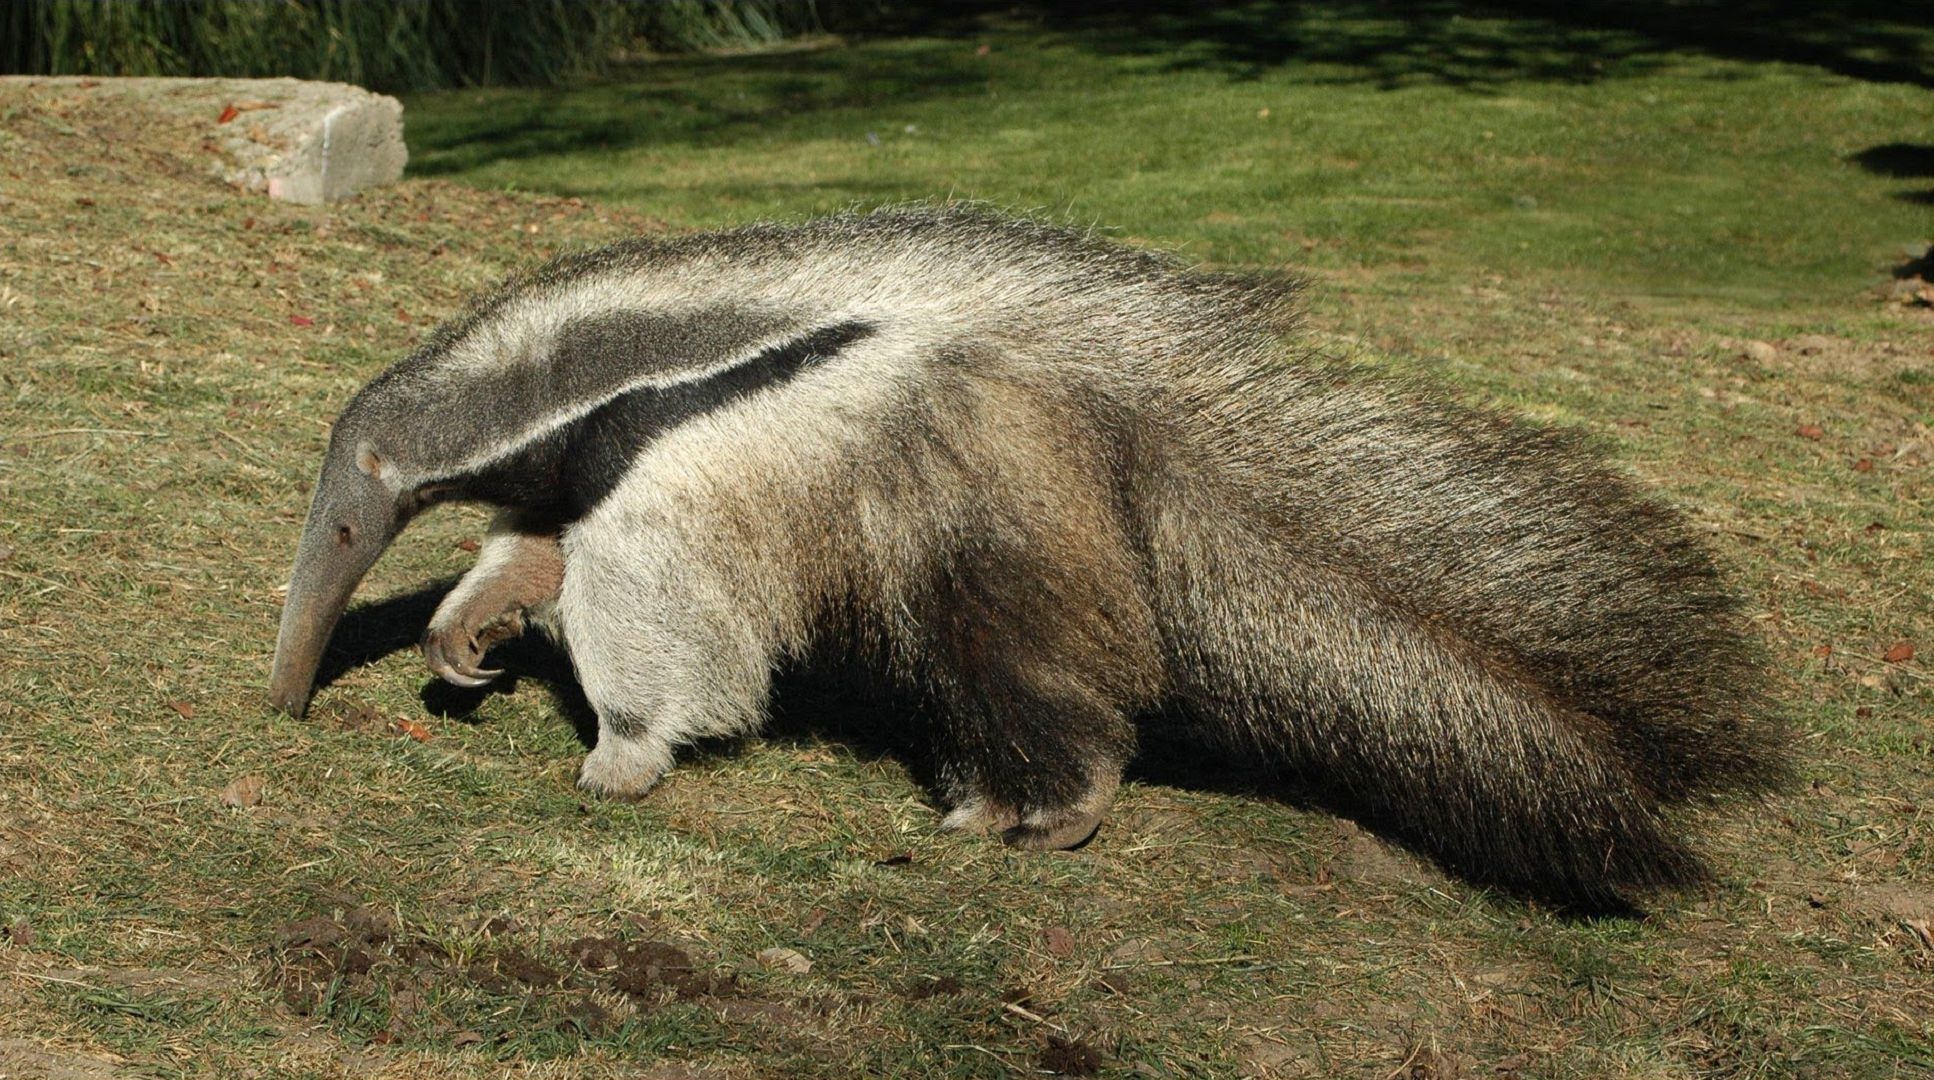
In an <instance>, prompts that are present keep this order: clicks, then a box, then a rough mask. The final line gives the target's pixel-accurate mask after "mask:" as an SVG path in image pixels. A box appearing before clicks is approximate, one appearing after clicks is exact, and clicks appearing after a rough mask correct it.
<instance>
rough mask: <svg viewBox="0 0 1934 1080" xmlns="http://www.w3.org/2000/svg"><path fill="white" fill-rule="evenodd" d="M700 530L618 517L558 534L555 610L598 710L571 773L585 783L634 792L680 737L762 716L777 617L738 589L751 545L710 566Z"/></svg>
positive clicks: (667, 762)
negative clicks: (589, 744)
mask: <svg viewBox="0 0 1934 1080" xmlns="http://www.w3.org/2000/svg"><path fill="white" fill-rule="evenodd" d="M615 516H616V515H614V517H615ZM694 521H695V522H696V521H697V517H696V515H694ZM709 532H710V530H709V529H708V528H707V527H706V526H704V525H703V524H699V525H698V526H697V527H696V528H695V529H694V530H692V531H691V532H683V531H680V530H676V529H671V528H661V527H660V526H659V525H658V524H657V523H653V522H645V521H640V520H639V519H638V518H624V517H619V518H618V520H616V521H611V520H599V521H594V522H589V523H580V525H578V526H576V527H574V528H573V530H572V533H571V535H570V536H569V538H568V539H567V540H566V541H565V545H564V553H565V558H566V561H567V563H568V566H569V571H568V572H567V573H566V574H565V576H564V588H563V591H562V592H561V594H560V595H559V597H558V606H557V619H558V624H559V629H560V630H561V631H562V636H563V638H564V640H565V642H566V647H567V648H568V650H569V652H570V654H571V664H572V666H573V667H574V668H575V669H576V671H577V676H578V682H579V684H581V685H582V686H583V688H584V695H585V698H586V699H587V700H588V701H589V702H590V703H591V707H592V709H594V710H595V711H596V712H597V715H598V744H597V746H595V747H594V748H592V750H591V753H590V754H589V755H587V756H586V757H585V759H584V766H583V768H582V769H581V770H580V772H579V774H578V786H579V787H581V788H583V789H585V790H586V791H590V792H594V793H596V794H599V795H608V796H615V797H619V798H635V797H637V796H640V795H643V794H644V793H645V792H646V791H648V790H650V788H651V787H652V785H653V784H656V783H657V782H658V778H659V777H661V776H663V775H664V773H665V771H666V770H667V769H669V768H671V764H672V755H673V753H674V751H676V750H677V748H678V747H680V746H684V745H686V744H688V743H691V742H692V741H694V740H697V739H702V738H707V737H714V736H723V735H733V734H738V733H741V732H746V731H750V730H752V729H754V728H755V727H757V726H758V724H759V722H760V721H761V719H763V717H764V715H765V704H766V696H767V694H768V692H769V690H770V684H771V669H772V663H773V659H774V656H775V654H776V652H777V650H778V646H777V644H776V643H775V642H774V641H773V622H774V620H773V619H772V618H771V617H770V616H769V613H768V612H766V611H764V610H762V609H761V608H760V607H759V606H758V605H757V604H756V603H748V598H747V597H745V596H743V595H740V594H738V587H739V586H742V585H743V582H744V578H745V577H746V576H748V575H749V574H751V573H752V572H753V571H752V567H751V565H750V562H751V556H749V555H748V557H747V559H746V560H745V561H742V562H739V563H738V564H737V565H736V566H733V567H732V568H731V569H729V570H728V569H725V568H723V567H719V566H715V565H714V563H713V561H712V560H708V559H706V558H704V555H703V553H704V552H705V551H706V550H707V545H706V544H705V543H704V542H703V541H702V540H700V539H699V537H703V536H706V535H707V534H708V533H709ZM712 547H717V541H716V537H714V542H713V544H712ZM728 561H729V560H728Z"/></svg>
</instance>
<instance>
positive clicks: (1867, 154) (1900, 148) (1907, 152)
mask: <svg viewBox="0 0 1934 1080" xmlns="http://www.w3.org/2000/svg"><path fill="white" fill-rule="evenodd" d="M1847 160H1848V161H1851V162H1853V163H1854V164H1856V165H1858V166H1860V167H1861V168H1863V169H1865V170H1867V171H1868V172H1870V173H1873V174H1874V175H1876V176H1886V177H1891V178H1893V179H1896V180H1925V179H1927V178H1929V177H1934V146H1929V145H1926V144H1924V143H1899V142H1896V143H1882V144H1881V145H1879V146H1870V147H1868V148H1867V149H1865V150H1862V151H1860V152H1859V153H1857V154H1851V155H1849V156H1848V157H1847ZM1894 198H1896V199H1899V200H1901V201H1902V202H1911V203H1919V204H1921V205H1923V206H1934V188H1926V189H1909V190H1906V191H1896V192H1894ZM1926 263H1927V260H1926V258H1924V257H1923V258H1920V259H1915V260H1910V261H1909V262H1908V263H1907V264H1906V265H1905V266H1901V267H1896V268H1895V269H1894V276H1895V277H1897V278H1908V277H1926V278H1930V279H1934V274H1930V273H1928V271H1929V269H1930V267H1928V266H1927V265H1926Z"/></svg>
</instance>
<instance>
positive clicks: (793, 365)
mask: <svg viewBox="0 0 1934 1080" xmlns="http://www.w3.org/2000/svg"><path fill="white" fill-rule="evenodd" d="M874 333H875V330H874V327H873V326H872V325H871V324H869V323H864V322H843V323H835V324H833V325H831V326H824V327H820V328H818V329H816V330H813V331H810V332H808V333H805V334H802V335H800V336H798V337H795V338H793V339H791V340H789V341H785V342H781V343H780V344H777V345H774V346H772V347H770V348H767V349H764V350H761V351H760V352H759V353H758V354H757V355H754V356H753V357H751V358H750V359H748V360H746V361H745V362H743V363H739V364H734V365H732V366H731V367H728V368H725V369H724V370H722V371H718V372H715V373H713V374H712V375H709V376H707V377H705V378H702V379H694V380H692V381H690V382H682V383H676V384H673V385H671V386H641V387H638V388H636V389H634V390H628V391H626V392H624V393H622V394H619V395H618V396H617V397H614V398H612V399H611V400H610V401H607V402H605V403H604V404H603V405H600V406H598V407H597V408H596V409H594V410H592V411H591V412H590V413H588V414H586V415H585V416H582V417H579V418H578V419H577V420H574V421H572V422H571V423H569V424H566V425H564V426H563V427H561V428H558V429H557V430H555V431H552V432H550V433H548V434H546V435H544V436H543V437H541V438H539V439H536V440H534V441H533V442H532V443H531V444H530V445H529V446H527V447H525V448H524V449H522V450H519V451H518V452H517V453H515V454H512V455H511V456H510V457H508V458H505V459H503V460H500V461H497V462H493V463H492V464H491V465H490V466H489V467H488V468H486V469H485V470H483V471H482V472H481V473H479V474H477V475H476V476H473V477H468V478H465V479H463V480H461V481H459V484H458V487H459V490H460V492H461V497H463V498H470V499H476V500H479V501H483V502H489V503H494V504H497V505H499V506H509V507H517V508H523V509H526V510H529V511H531V512H532V513H533V514H534V515H535V516H536V517H538V518H541V519H545V520H546V521H548V522H550V523H552V524H557V525H563V524H568V523H570V522H572V521H575V520H576V519H578V518H580V517H583V516H584V515H585V514H587V513H589V512H590V511H591V510H592V508H594V507H596V506H597V505H598V504H599V503H600V502H603V501H604V498H605V496H607V495H609V494H610V493H611V490H612V489H613V488H615V487H616V486H617V484H618V481H619V480H620V479H622V478H623V477H624V475H625V473H626V472H628V471H630V469H631V464H632V462H633V461H635V460H637V457H638V455H639V454H640V453H642V452H644V450H645V448H646V447H648V446H650V445H651V444H652V443H653V442H654V441H655V440H656V439H657V438H658V437H659V436H660V435H662V434H664V433H665V432H667V431H670V430H671V429H672V428H675V427H677V426H678V425H680V424H682V423H685V422H686V421H688V420H692V419H695V418H696V417H699V416H703V415H705V414H706V413H710V412H713V411H714V410H717V409H720V408H723V407H725V406H727V405H730V404H731V403H733V402H735V401H738V400H740V399H741V398H745V397H749V396H751V395H753V394H756V393H758V392H759V391H761V390H766V389H769V388H772V387H776V386H782V385H784V384H786V383H788V382H791V381H792V380H793V379H795V378H797V377H799V375H801V374H802V373H804V372H806V371H808V370H810V369H811V368H813V367H815V366H817V365H818V364H820V363H823V362H824V361H826V360H828V359H831V358H832V357H834V356H837V355H838V354H839V353H840V352H841V351H843V350H845V349H847V348H849V347H851V346H852V345H854V344H856V343H858V342H860V341H864V340H865V339H867V338H869V337H871V336H872V335H873V334H874Z"/></svg>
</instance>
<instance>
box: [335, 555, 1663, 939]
mask: <svg viewBox="0 0 1934 1080" xmlns="http://www.w3.org/2000/svg"><path fill="white" fill-rule="evenodd" d="M452 584H453V582H449V581H443V582H438V583H436V584H433V585H430V586H426V587H424V588H422V589H419V590H416V591H414V592H410V593H405V594H402V595H398V596H394V597H390V598H388V599H385V600H381V601H377V602H375V603H371V604H364V605H361V606H359V607H356V608H353V609H351V610H350V611H349V612H347V613H346V614H345V615H344V616H343V620H342V622H341V624H340V625H339V626H338V627H337V630H336V634H335V636H334V637H333V638H332V639H331V641H330V645H329V649H328V651H327V652H326V653H325V654H324V659H323V666H322V670H321V674H320V675H319V676H318V678H317V682H316V686H317V689H318V691H320V690H321V688H323V687H325V686H327V685H329V684H330V683H331V682H333V681H335V680H336V679H338V678H340V677H342V675H343V674H345V673H347V672H348V671H350V670H351V669H353V668H355V667H359V666H362V665H366V664H370V663H374V662H375V661H377V660H379V659H381V658H383V657H385V656H388V655H390V654H391V653H396V652H401V651H404V650H406V649H414V648H415V647H416V643H417V639H418V637H419V636H420V635H421V633H422V630H423V627H424V626H425V625H426V624H427V623H428V621H429V618H430V615H431V614H432V613H433V612H434V611H435V610H436V605H437V603H438V602H439V601H440V600H441V599H442V598H443V595H444V593H446V592H447V591H448V590H449V588H450V586H451V585H452ZM486 666H488V667H493V668H500V669H502V670H503V675H501V676H499V677H498V679H497V680H496V681H494V682H493V683H491V684H490V685H489V686H485V687H480V688H476V689H464V688H460V687H454V686H450V685H448V684H446V683H444V682H442V681H441V680H438V679H434V678H432V679H427V680H426V683H425V686H424V688H423V690H422V693H421V699H422V701H423V705H424V708H425V709H426V710H427V711H429V712H430V713H432V714H434V715H437V716H440V717H445V718H449V719H456V720H460V721H466V722H468V720H469V718H470V717H471V716H473V714H475V713H476V712H477V710H478V709H479V708H481V707H482V706H483V704H484V703H485V702H487V701H488V700H489V699H490V698H491V697H492V696H494V695H497V694H508V693H514V692H516V691H517V690H518V688H519V687H520V686H521V685H522V684H523V682H524V681H525V680H527V679H528V680H532V681H534V682H536V683H537V684H538V685H540V686H542V687H543V688H544V689H545V690H546V691H548V692H549V693H550V695H551V697H552V699H553V702H554V703H555V705H556V706H557V709H558V711H559V712H560V713H562V714H563V715H564V717H565V718H566V719H567V720H568V721H569V722H570V724H571V726H572V728H573V730H574V731H575V733H576V735H577V737H578V741H579V742H580V743H582V744H583V745H584V747H585V748H586V749H587V750H588V749H590V748H591V747H593V746H595V745H596V744H597V733H598V726H597V714H596V713H595V712H594V711H593V710H592V708H591V705H590V702H589V701H587V700H586V699H585V696H584V691H583V689H582V688H581V687H580V686H579V685H578V682H577V678H576V675H575V673H574V672H573V670H572V667H571V662H570V659H569V657H568V656H567V655H566V654H565V653H564V652H563V650H561V649H559V648H558V647H557V646H556V645H555V644H553V643H552V642H551V641H550V640H549V639H548V638H547V637H546V636H545V635H543V634H541V633H527V634H525V635H523V636H522V637H520V638H517V639H514V640H512V641H509V642H506V643H504V644H502V645H500V646H498V647H497V648H496V649H493V650H492V651H491V653H490V655H489V657H488V658H486ZM924 726H925V725H924V721H923V719H922V717H921V715H920V707H919V705H918V704H917V703H916V702H913V701H911V700H909V699H908V698H906V697H905V696H904V695H899V694H896V693H894V692H893V691H892V690H891V689H889V688H887V687H886V686H884V685H883V684H882V683H881V681H880V680H878V679H877V678H874V677H871V676H870V675H869V674H868V673H867V672H866V671H864V670H863V669H861V668H858V667H855V666H851V665H846V664H841V663H819V664H814V665H812V666H810V667H806V666H801V667H795V668H791V669H788V670H784V671H781V672H780V673H779V674H778V675H777V676H776V678H775V680H774V685H773V693H772V697H771V701H770V720H769V721H768V723H767V724H766V725H765V727H764V729H763V730H762V731H761V732H760V734H761V736H762V737H764V738H766V739H768V740H771V741H774V742H779V743H784V744H790V745H810V744H816V743H821V742H829V743H833V744H835V745H838V746H841V747H844V748H845V749H846V750H847V751H848V752H850V753H853V754H855V755H857V756H859V757H861V758H864V759H869V760H877V759H882V758H884V759H890V760H892V761H894V762H896V763H898V764H899V765H900V766H901V767H903V768H904V769H906V771H907V773H908V774H909V775H910V776H911V777H912V778H913V780H914V781H915V782H916V783H917V784H919V785H920V786H921V787H923V788H924V789H926V791H927V792H928V793H929V795H930V796H932V797H934V798H936V799H937V798H938V796H939V794H940V791H941V784H940V770H939V767H938V766H939V763H938V762H937V761H936V759H935V758H934V756H933V754H932V752H931V744H930V742H929V740H928V739H927V738H926V737H925V732H924ZM1188 726H1189V725H1188V723H1187V721H1186V719H1185V718H1182V717H1177V716H1152V717H1147V718H1144V719H1143V720H1142V721H1141V724H1140V728H1141V749H1140V752H1139V753H1138V755H1137V756H1136V758H1135V760H1134V761H1133V762H1131V763H1130V765H1129V768H1128V771H1127V776H1128V779H1130V780H1135V781H1138V782H1141V783H1148V784H1158V785H1162V786H1165V787H1173V788H1181V789H1184V790H1190V791H1203V792H1213V793H1217V794H1223V795H1231V796H1236V797H1239V798H1249V799H1267V800H1271V801H1275V802H1278V803H1282V804H1284V805H1286V806H1290V807H1293V808H1296V809H1299V810H1305V811H1314V812H1322V813H1327V814H1331V815H1334V816H1338V817H1343V818H1348V819H1351V820H1354V821H1356V822H1358V823H1360V824H1361V825H1363V826H1364V827H1366V828H1368V829H1369V830H1371V831H1372V832H1375V833H1376V834H1377V835H1379V836H1381V837H1382V838H1384V839H1386V840H1389V841H1390V842H1392V843H1395V844H1398V845H1399V846H1402V847H1403V848H1405V849H1406V850H1408V851H1411V852H1412V853H1413V854H1416V855H1417V856H1419V857H1420V858H1423V859H1425V860H1427V861H1432V862H1435V863H1437V865H1439V866H1440V867H1441V868H1442V869H1443V870H1444V871H1445V872H1446V873H1449V874H1452V875H1454V876H1459V877H1462V878H1464V879H1466V880H1469V881H1471V882H1473V883H1475V884H1478V885H1495V884H1496V883H1495V882H1491V881H1488V880H1487V879H1486V878H1485V876H1484V874H1483V873H1482V870H1481V868H1473V867H1468V866H1450V865H1445V864H1444V863H1442V862H1441V861H1440V860H1437V859H1436V857H1435V856H1434V855H1433V854H1432V853H1431V852H1430V851H1429V850H1428V849H1427V847H1426V846H1425V845H1424V844H1423V843H1421V842H1420V839H1421V838H1415V837H1411V836H1409V835H1407V834H1405V833H1404V832H1403V831H1401V830H1398V829H1395V828H1393V827H1391V825H1390V823H1388V822H1385V821H1382V820H1380V819H1379V818H1378V816H1377V815H1376V814H1375V813H1373V812H1371V811H1369V810H1368V809H1366V808H1365V807H1364V806H1363V805H1362V804H1361V803H1360V801H1358V800H1353V799H1351V798H1350V797H1349V795H1348V793H1346V792H1336V791H1330V790H1326V789H1325V788H1324V787H1323V786H1322V785H1320V784H1317V783H1313V782H1306V781H1304V780H1302V779H1299V778H1297V777H1296V776H1294V775H1290V774H1287V773H1285V772H1284V771H1282V770H1280V769H1276V768H1272V767H1271V766H1270V765H1269V764H1268V763H1267V762H1264V761H1261V760H1259V759H1258V758H1257V757H1256V756H1255V755H1245V754H1240V753H1237V752H1232V751H1225V750H1222V749H1220V748H1218V747H1216V746H1215V745H1212V744H1210V743H1207V742H1205V741H1204V740H1202V739H1200V738H1197V737H1194V736H1192V735H1191V733H1190V732H1189V731H1188ZM741 743H742V740H736V739H712V740H706V741H704V742H701V743H699V744H696V745H693V746H690V747H687V748H685V749H684V750H682V751H681V753H680V757H681V758H682V759H683V760H686V761H688V762H690V761H695V760H696V761H708V760H710V761H716V760H719V759H725V758H730V757H732V756H733V755H734V754H736V753H738V752H739V750H740V748H741ZM1102 829H1103V831H1104V832H1105V831H1106V829H1107V825H1106V823H1104V824H1103V826H1102ZM1505 891H1507V892H1510V893H1513V894H1514V895H1518V896H1521V897H1523V898H1526V899H1532V900H1537V901H1540V902H1543V903H1546V904H1548V905H1549V906H1550V907H1552V908H1553V909H1554V910H1557V911H1559V912H1560V913H1562V914H1565V915H1568V916H1573V917H1581V918H1582V917H1598V916H1614V917H1623V916H1636V915H1639V914H1642V912H1641V911H1640V910H1639V909H1637V908H1634V907H1631V906H1627V905H1623V904H1617V903H1614V904H1611V905H1599V906H1594V907H1583V906H1579V905H1576V904H1574V903H1571V902H1569V901H1568V900H1567V899H1566V898H1564V897H1561V896H1551V895H1541V894H1538V893H1536V892H1528V891H1525V890H1522V889H1506V890H1505Z"/></svg>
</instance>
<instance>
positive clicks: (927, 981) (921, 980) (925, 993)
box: [900, 975, 964, 1001]
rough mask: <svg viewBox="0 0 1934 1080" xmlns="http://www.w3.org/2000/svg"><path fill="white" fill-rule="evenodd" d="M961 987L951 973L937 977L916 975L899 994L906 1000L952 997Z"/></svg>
mask: <svg viewBox="0 0 1934 1080" xmlns="http://www.w3.org/2000/svg"><path fill="white" fill-rule="evenodd" d="M963 989H964V987H962V986H961V984H960V980H959V979H956V978H954V977H953V976H952V975H941V976H939V977H937V978H936V977H932V976H927V975H916V976H914V977H913V978H912V979H910V980H908V982H907V985H906V987H905V989H903V990H901V991H900V996H901V997H903V998H905V999H907V1000H908V1001H925V1000H926V999H928V998H936V997H952V996H953V995H955V994H958V993H960V992H961V990H963Z"/></svg>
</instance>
